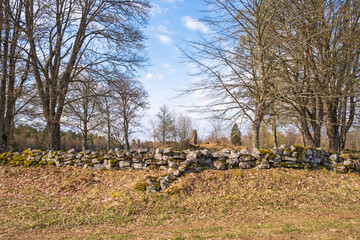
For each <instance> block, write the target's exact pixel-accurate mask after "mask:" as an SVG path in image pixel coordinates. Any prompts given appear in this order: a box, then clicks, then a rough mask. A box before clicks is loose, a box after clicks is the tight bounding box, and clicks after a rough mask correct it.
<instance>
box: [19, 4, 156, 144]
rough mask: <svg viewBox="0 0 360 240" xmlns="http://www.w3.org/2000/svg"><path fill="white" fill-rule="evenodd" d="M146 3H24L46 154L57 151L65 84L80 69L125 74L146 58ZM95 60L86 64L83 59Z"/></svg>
mask: <svg viewBox="0 0 360 240" xmlns="http://www.w3.org/2000/svg"><path fill="white" fill-rule="evenodd" d="M148 9H149V3H148V1H146V0H134V1H107V0H86V1H72V0H43V1H34V0H26V1H25V18H26V35H27V38H28V42H29V43H28V45H29V56H30V58H31V67H32V72H33V75H34V78H35V82H36V86H37V90H38V94H39V97H40V99H41V106H42V108H43V114H44V117H45V120H46V122H47V126H48V135H49V142H50V148H52V149H57V148H59V146H60V118H61V116H62V113H63V109H64V104H65V99H66V95H67V92H68V89H69V84H70V82H71V81H73V80H74V78H75V77H76V76H77V75H78V74H79V73H80V72H81V71H83V70H84V69H87V68H88V67H90V66H96V65H99V64H103V63H106V66H107V67H109V66H111V65H117V66H118V67H123V68H125V69H128V70H133V69H134V68H136V67H138V66H140V65H141V64H142V63H143V61H144V58H143V57H141V55H139V53H141V50H142V49H143V39H144V37H143V35H142V33H141V32H140V30H139V27H141V26H143V25H144V24H145V23H146V22H147V18H148ZM88 53H91V54H92V55H93V56H96V59H95V60H94V59H93V58H92V59H91V61H87V59H86V57H87V54H88Z"/></svg>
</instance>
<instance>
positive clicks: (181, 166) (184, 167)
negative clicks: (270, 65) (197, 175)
mask: <svg viewBox="0 0 360 240" xmlns="http://www.w3.org/2000/svg"><path fill="white" fill-rule="evenodd" d="M186 169H187V166H186V165H184V164H182V165H180V166H179V168H178V170H179V171H180V172H185V171H186Z"/></svg>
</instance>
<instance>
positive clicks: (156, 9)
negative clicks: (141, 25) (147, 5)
mask: <svg viewBox="0 0 360 240" xmlns="http://www.w3.org/2000/svg"><path fill="white" fill-rule="evenodd" d="M167 11H168V9H167V8H162V7H160V5H159V4H156V3H153V4H151V9H150V15H151V16H157V15H161V14H162V13H164V12H167Z"/></svg>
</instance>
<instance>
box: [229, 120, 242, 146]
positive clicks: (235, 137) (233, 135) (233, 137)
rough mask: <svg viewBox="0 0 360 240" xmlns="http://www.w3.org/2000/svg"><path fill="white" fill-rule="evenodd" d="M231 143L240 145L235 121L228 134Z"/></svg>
mask: <svg viewBox="0 0 360 240" xmlns="http://www.w3.org/2000/svg"><path fill="white" fill-rule="evenodd" d="M230 139H231V143H232V144H233V145H235V146H241V132H240V130H239V127H238V125H237V124H236V123H235V124H234V126H233V127H232V129H231V135H230Z"/></svg>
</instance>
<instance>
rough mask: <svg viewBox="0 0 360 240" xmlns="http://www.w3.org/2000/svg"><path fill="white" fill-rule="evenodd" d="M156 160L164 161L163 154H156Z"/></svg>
mask: <svg viewBox="0 0 360 240" xmlns="http://www.w3.org/2000/svg"><path fill="white" fill-rule="evenodd" d="M154 158H155V159H156V160H162V154H161V153H155V156H154Z"/></svg>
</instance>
